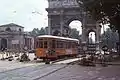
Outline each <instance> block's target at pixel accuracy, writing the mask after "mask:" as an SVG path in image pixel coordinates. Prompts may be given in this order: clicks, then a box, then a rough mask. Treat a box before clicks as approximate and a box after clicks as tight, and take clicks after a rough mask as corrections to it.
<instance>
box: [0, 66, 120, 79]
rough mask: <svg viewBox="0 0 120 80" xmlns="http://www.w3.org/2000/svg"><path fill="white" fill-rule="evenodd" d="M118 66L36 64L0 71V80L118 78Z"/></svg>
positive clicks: (119, 75) (119, 73)
mask: <svg viewBox="0 0 120 80" xmlns="http://www.w3.org/2000/svg"><path fill="white" fill-rule="evenodd" d="M119 70H120V66H108V67H101V66H96V67H83V66H80V65H63V64H59V65H58V64H57V65H55V64H54V65H53V64H51V65H36V66H28V67H24V68H20V69H13V70H8V71H5V72H0V80H120V72H119Z"/></svg>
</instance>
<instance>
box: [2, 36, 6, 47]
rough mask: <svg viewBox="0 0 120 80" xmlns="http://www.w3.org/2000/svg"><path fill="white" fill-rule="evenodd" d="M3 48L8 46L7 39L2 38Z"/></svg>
mask: <svg viewBox="0 0 120 80" xmlns="http://www.w3.org/2000/svg"><path fill="white" fill-rule="evenodd" d="M1 48H7V39H4V38H2V39H1Z"/></svg>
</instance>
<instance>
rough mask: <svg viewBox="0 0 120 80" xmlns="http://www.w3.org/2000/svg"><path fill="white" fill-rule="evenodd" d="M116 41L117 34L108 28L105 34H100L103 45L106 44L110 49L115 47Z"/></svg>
mask: <svg viewBox="0 0 120 80" xmlns="http://www.w3.org/2000/svg"><path fill="white" fill-rule="evenodd" d="M118 40H119V38H118V33H117V32H113V31H112V30H111V29H110V28H108V29H107V30H106V32H105V33H104V34H102V42H103V45H104V44H107V45H108V47H109V48H110V49H112V48H115V47H116V42H118Z"/></svg>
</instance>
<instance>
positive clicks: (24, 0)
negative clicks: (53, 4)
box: [0, 0, 82, 34]
mask: <svg viewBox="0 0 120 80" xmlns="http://www.w3.org/2000/svg"><path fill="white" fill-rule="evenodd" d="M0 1H1V2H0V10H1V12H0V25H3V24H9V23H15V24H18V25H21V26H23V27H25V31H32V30H33V28H39V29H40V28H41V27H47V26H48V17H47V11H46V10H45V8H47V7H48V2H47V0H0ZM81 25H82V24H81V22H79V21H76V22H72V23H71V24H70V26H71V28H77V30H78V31H79V32H80V34H81V33H82V31H81Z"/></svg>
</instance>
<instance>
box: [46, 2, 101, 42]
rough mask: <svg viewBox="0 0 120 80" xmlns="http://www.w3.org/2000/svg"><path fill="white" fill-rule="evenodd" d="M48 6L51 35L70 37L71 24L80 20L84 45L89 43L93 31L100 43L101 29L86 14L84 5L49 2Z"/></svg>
mask: <svg viewBox="0 0 120 80" xmlns="http://www.w3.org/2000/svg"><path fill="white" fill-rule="evenodd" d="M48 4H49V7H48V8H47V9H46V11H47V12H48V27H49V34H50V35H55V36H66V37H69V33H70V27H69V24H70V22H72V21H73V20H79V21H81V22H82V38H81V39H82V43H84V44H86V43H87V42H88V34H89V32H91V31H92V32H95V36H96V43H99V41H100V33H101V27H100V26H99V25H97V24H96V21H95V20H93V18H92V16H91V15H90V14H88V13H87V12H85V10H84V6H83V5H79V4H78V3H77V1H76V0H48Z"/></svg>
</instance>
